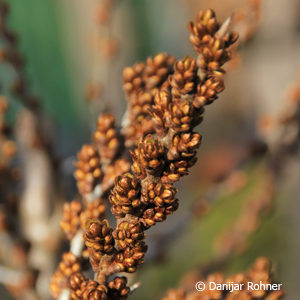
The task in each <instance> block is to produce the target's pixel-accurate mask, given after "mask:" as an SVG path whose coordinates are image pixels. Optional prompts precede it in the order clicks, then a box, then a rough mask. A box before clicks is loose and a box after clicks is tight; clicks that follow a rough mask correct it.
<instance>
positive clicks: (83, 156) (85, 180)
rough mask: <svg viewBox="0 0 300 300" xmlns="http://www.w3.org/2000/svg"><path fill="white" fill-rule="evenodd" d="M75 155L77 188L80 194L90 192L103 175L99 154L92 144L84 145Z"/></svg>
mask: <svg viewBox="0 0 300 300" xmlns="http://www.w3.org/2000/svg"><path fill="white" fill-rule="evenodd" d="M77 157H78V162H76V164H75V165H76V167H77V170H76V171H75V178H76V179H77V186H78V189H79V191H80V192H81V193H82V194H88V193H91V192H92V191H93V189H94V187H95V186H96V185H97V183H99V182H100V179H101V177H102V175H103V174H102V170H101V167H100V157H99V154H98V152H97V151H96V149H95V147H94V146H92V145H84V146H83V147H82V148H81V150H80V151H79V153H78V155H77Z"/></svg>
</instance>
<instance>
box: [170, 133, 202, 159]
mask: <svg viewBox="0 0 300 300" xmlns="http://www.w3.org/2000/svg"><path fill="white" fill-rule="evenodd" d="M200 143H201V135H200V134H199V133H181V134H176V135H175V136H174V137H173V140H172V146H171V147H170V149H169V151H168V153H167V158H168V159H169V160H177V159H190V158H191V157H194V156H195V154H196V152H195V150H196V149H197V148H198V147H199V146H200Z"/></svg>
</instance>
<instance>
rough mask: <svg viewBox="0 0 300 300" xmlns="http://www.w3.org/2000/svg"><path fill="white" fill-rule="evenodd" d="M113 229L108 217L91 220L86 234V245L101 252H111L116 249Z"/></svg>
mask: <svg viewBox="0 0 300 300" xmlns="http://www.w3.org/2000/svg"><path fill="white" fill-rule="evenodd" d="M112 231H113V229H112V228H111V227H110V226H109V223H108V221H107V220H106V219H104V220H97V219H94V220H90V221H89V223H88V224H87V228H86V232H85V234H84V240H85V245H86V246H87V247H88V248H91V249H93V250H94V251H96V252H100V253H101V254H110V253H111V252H112V251H113V249H114V239H113V237H112Z"/></svg>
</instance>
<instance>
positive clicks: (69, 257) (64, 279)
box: [50, 252, 81, 298]
mask: <svg viewBox="0 0 300 300" xmlns="http://www.w3.org/2000/svg"><path fill="white" fill-rule="evenodd" d="M80 269H81V265H80V261H79V259H78V258H77V257H76V256H75V255H74V254H73V253H71V252H66V253H64V254H63V256H62V260H61V262H60V263H59V265H58V268H57V270H56V271H55V273H54V274H53V275H52V277H51V281H50V290H51V294H52V295H53V297H55V298H57V297H58V295H59V294H60V293H61V291H62V290H63V289H64V288H67V287H69V279H70V277H71V276H72V275H73V274H75V273H78V272H79V271H80Z"/></svg>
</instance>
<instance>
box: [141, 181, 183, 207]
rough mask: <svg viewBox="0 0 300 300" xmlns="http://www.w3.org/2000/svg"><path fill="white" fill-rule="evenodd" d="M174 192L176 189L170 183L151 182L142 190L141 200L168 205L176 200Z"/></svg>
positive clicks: (161, 205) (163, 205) (146, 202)
mask: <svg viewBox="0 0 300 300" xmlns="http://www.w3.org/2000/svg"><path fill="white" fill-rule="evenodd" d="M176 192H177V190H176V189H175V188H174V187H173V186H172V185H171V184H163V183H157V184H155V183H151V184H149V185H148V186H147V189H146V191H145V192H143V197H142V201H143V202H144V203H145V204H149V203H150V204H155V205H156V206H159V207H165V206H169V205H170V204H172V203H173V202H174V201H175V200H176V198H175V195H176Z"/></svg>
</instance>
